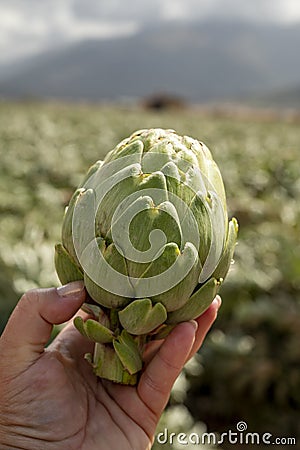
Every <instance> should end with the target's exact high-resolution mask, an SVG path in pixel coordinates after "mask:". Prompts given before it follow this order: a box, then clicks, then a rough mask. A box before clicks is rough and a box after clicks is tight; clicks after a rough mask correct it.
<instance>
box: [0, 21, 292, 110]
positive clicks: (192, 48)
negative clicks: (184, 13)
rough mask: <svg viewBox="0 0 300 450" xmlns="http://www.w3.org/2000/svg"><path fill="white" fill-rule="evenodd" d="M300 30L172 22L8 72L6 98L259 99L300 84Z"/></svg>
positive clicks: (2, 91)
mask: <svg viewBox="0 0 300 450" xmlns="http://www.w3.org/2000/svg"><path fill="white" fill-rule="evenodd" d="M299 48H300V26H290V27H287V26H286V27H285V26H279V25H255V24H247V23H228V22H210V23H208V22H207V23H169V24H164V25H160V26H157V27H155V26H153V27H150V28H147V29H144V30H141V31H140V32H139V33H137V34H135V35H133V36H130V37H126V38H125V37H122V38H114V39H106V40H99V39H98V40H97V39H95V40H85V41H81V42H78V43H75V44H73V45H69V46H66V47H63V48H60V49H59V50H53V51H51V52H50V51H48V52H46V53H44V54H41V55H37V56H35V57H34V58H32V59H30V60H26V61H24V62H23V63H19V64H18V65H16V66H15V67H11V68H10V72H7V75H6V77H5V78H4V79H2V80H1V81H0V95H1V96H4V97H30V96H32V97H46V98H49V97H50V98H51V97H54V98H62V99H74V100H82V99H83V100H92V101H98V100H117V99H119V98H120V97H126V98H127V97H132V98H138V97H144V96H147V95H151V94H153V93H157V92H168V93H172V94H176V95H179V96H181V97H183V98H185V99H187V100H189V101H194V102H199V101H203V102H204V101H216V100H226V99H232V98H239V97H245V96H248V95H251V94H253V93H255V94H256V95H258V94H260V93H263V92H266V91H271V90H273V91H274V90H277V89H283V88H285V87H288V86H291V85H297V84H298V83H299V81H300V58H298V56H297V55H298V49H299Z"/></svg>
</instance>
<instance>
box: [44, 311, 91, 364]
mask: <svg viewBox="0 0 300 450" xmlns="http://www.w3.org/2000/svg"><path fill="white" fill-rule="evenodd" d="M75 316H76V317H77V316H80V317H82V319H83V320H84V321H85V320H87V319H92V318H93V317H92V316H91V315H89V314H87V313H86V312H84V311H82V310H79V311H78V312H77V313H76V314H75ZM73 320H74V317H72V318H71V319H70V320H69V321H68V322H67V324H66V326H65V327H64V328H63V329H62V331H61V332H60V333H59V334H58V336H56V338H55V339H54V340H53V341H52V342H51V344H50V345H49V346H48V347H47V350H49V351H53V350H56V351H58V352H60V353H62V354H64V355H66V356H68V357H71V358H72V359H75V360H77V361H79V362H80V361H81V360H83V356H84V355H85V354H86V353H92V351H93V348H94V342H92V341H91V340H89V339H88V338H86V337H84V336H82V334H80V333H79V331H78V330H77V329H76V328H75V326H74V324H73Z"/></svg>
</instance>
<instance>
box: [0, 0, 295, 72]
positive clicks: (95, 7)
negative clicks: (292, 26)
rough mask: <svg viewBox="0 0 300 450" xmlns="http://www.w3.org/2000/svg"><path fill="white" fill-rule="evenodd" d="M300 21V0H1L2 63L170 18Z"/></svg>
mask: <svg viewBox="0 0 300 450" xmlns="http://www.w3.org/2000/svg"><path fill="white" fill-rule="evenodd" d="M211 18H218V19H227V20H235V19H243V20H248V21H256V22H264V23H266V22H283V23H292V22H298V23H299V26H300V1H299V0H98V1H97V0H0V63H1V62H2V63H5V62H9V61H12V60H15V59H17V58H19V57H22V56H27V55H29V54H32V53H35V52H38V51H42V50H43V49H45V48H51V47H53V46H58V45H60V44H62V43H66V42H71V41H74V40H76V39H81V38H84V37H95V36H97V37H109V36H114V35H120V34H129V33H134V32H135V31H137V30H138V29H139V28H141V27H142V26H144V25H146V24H148V23H155V22H161V21H170V20H205V19H211Z"/></svg>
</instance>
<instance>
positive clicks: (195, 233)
mask: <svg viewBox="0 0 300 450" xmlns="http://www.w3.org/2000/svg"><path fill="white" fill-rule="evenodd" d="M237 232H238V225H237V221H236V219H232V220H231V221H230V222H229V223H228V217H227V208H226V197H225V191H224V185H223V181H222V176H221V173H220V171H219V168H218V166H217V164H216V163H215V161H214V160H213V158H212V155H211V153H210V151H209V150H208V148H207V147H206V146H205V145H204V144H203V143H201V142H199V141H197V140H195V139H192V138H190V137H187V136H179V135H177V134H176V133H175V132H174V131H173V130H163V129H149V130H141V131H137V132H136V133H134V134H132V135H131V136H130V137H129V138H127V139H125V140H123V141H122V142H121V143H120V144H118V145H117V146H116V147H115V148H114V149H113V150H112V151H111V152H109V153H108V154H107V156H106V158H105V159H104V161H103V162H102V161H98V162H96V163H95V164H94V165H93V166H92V167H91V168H90V170H89V172H88V174H87V176H86V177H85V179H84V181H83V182H82V184H81V185H80V186H79V188H78V189H77V190H76V191H75V193H74V195H73V197H72V198H71V201H70V204H69V206H68V208H67V209H66V212H65V216H64V221H63V226H62V243H61V244H58V245H57V246H56V252H55V265H56V270H57V274H58V276H59V279H60V281H61V282H62V283H63V284H65V283H68V282H70V281H75V280H81V279H82V280H84V284H85V287H86V290H87V292H88V294H89V303H86V304H84V307H83V308H84V309H85V310H86V311H88V312H89V313H90V317H91V318H89V319H88V320H87V321H85V322H84V321H83V320H82V319H81V318H80V317H77V318H76V319H75V326H76V327H77V329H78V330H79V331H80V332H81V333H82V334H83V335H84V336H86V338H87V339H90V340H92V341H93V342H95V350H94V354H93V356H92V355H87V359H89V360H90V361H91V363H92V365H93V367H94V371H95V373H96V374H97V375H98V376H100V377H103V378H107V379H110V380H112V381H115V382H119V383H124V384H135V383H136V382H137V379H138V375H139V372H140V371H141V369H142V356H143V348H144V345H145V344H146V343H147V342H149V340H152V339H157V338H161V337H164V336H166V335H167V334H168V332H169V331H170V330H171V329H172V328H173V327H174V326H175V325H176V324H177V323H179V322H182V321H187V320H191V319H194V318H196V317H197V316H199V315H200V314H202V313H203V312H204V311H205V310H206V309H207V308H208V307H209V305H210V304H211V302H212V300H213V299H214V297H215V295H216V293H217V292H218V289H219V286H220V285H221V283H222V281H223V280H224V278H225V277H226V274H227V272H228V270H229V267H230V264H231V262H232V258H233V252H234V247H235V243H236V238H237Z"/></svg>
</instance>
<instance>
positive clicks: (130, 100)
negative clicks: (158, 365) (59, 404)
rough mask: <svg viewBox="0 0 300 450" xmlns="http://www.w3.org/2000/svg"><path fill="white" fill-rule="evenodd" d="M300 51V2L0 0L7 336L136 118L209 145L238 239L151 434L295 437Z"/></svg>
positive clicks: (0, 195)
mask: <svg viewBox="0 0 300 450" xmlns="http://www.w3.org/2000/svg"><path fill="white" fill-rule="evenodd" d="M299 48H300V3H299V2H298V1H297V0H273V1H271V0H252V2H247V1H246V0H244V1H242V0H200V1H199V0H127V1H126V2H124V1H121V0H102V1H99V2H95V1H94V0H85V1H80V0H51V1H50V0H44V1H43V2H41V1H38V0H27V1H26V2H24V1H21V0H0V332H1V331H2V330H3V327H4V326H5V323H6V321H7V319H8V317H9V314H10V313H11V311H12V309H13V307H14V306H15V304H16V303H17V301H18V299H19V297H20V296H21V295H22V293H23V292H24V291H26V290H27V289H29V288H34V287H37V286H43V287H47V286H52V285H58V279H57V277H56V274H55V270H54V263H53V255H54V251H53V248H54V244H55V243H56V242H57V241H59V239H60V228H61V222H62V216H63V212H64V207H65V205H66V204H68V201H69V198H70V196H71V194H72V192H73V190H74V188H75V187H76V185H77V184H78V183H79V182H80V181H81V178H82V176H83V174H84V173H85V172H86V170H87V169H88V167H89V166H90V165H91V164H92V163H93V162H94V161H95V160H97V159H101V158H103V157H104V156H105V154H106V153H107V152H108V151H109V150H111V149H112V148H113V147H114V146H115V145H116V144H117V143H118V142H119V141H120V140H121V139H123V138H124V137H126V136H128V135H129V134H131V133H132V132H133V131H135V130H136V129H139V128H148V127H162V128H173V129H175V130H176V131H177V132H178V133H182V134H187V135H191V136H193V137H195V138H198V139H200V140H202V141H204V142H205V143H206V144H207V145H208V147H209V148H210V149H211V150H212V152H213V154H214V157H215V159H216V161H217V162H218V164H219V166H220V168H221V171H222V174H223V178H224V182H225V186H226V191H227V196H228V205H229V215H230V216H232V215H234V216H236V217H237V218H238V220H239V223H240V235H239V242H238V245H237V248H236V255H235V264H234V265H233V266H232V268H231V272H230V275H229V277H228V279H227V280H226V283H225V284H224V286H223V287H222V292H221V294H222V297H223V305H222V308H221V311H220V314H219V317H218V320H217V322H216V323H215V325H214V326H213V329H212V330H211V332H210V333H209V336H208V338H207V340H206V342H205V345H204V347H203V349H202V351H201V352H200V354H199V355H197V357H196V358H194V360H193V361H192V362H191V363H189V364H188V366H187V368H186V370H185V371H184V373H183V374H182V375H181V376H180V378H179V379H178V382H177V383H176V386H175V388H174V390H173V393H172V396H171V399H170V404H169V405H168V408H167V410H166V413H165V414H164V416H163V418H162V421H161V424H160V426H159V428H158V432H159V431H161V430H164V428H165V427H168V429H169V430H170V432H176V433H177V432H180V431H183V432H192V431H195V432H198V433H199V434H201V433H203V432H205V431H207V432H216V433H219V434H220V433H222V432H226V431H228V430H229V429H231V430H232V431H237V428H236V426H237V423H238V422H240V421H244V422H246V424H247V427H248V428H247V431H249V432H257V433H262V434H263V433H266V432H269V433H271V434H272V435H273V437H274V438H275V437H294V438H296V439H298V444H297V445H296V448H300V420H299V407H300V370H299V367H300V345H299V342H300V296H299V289H300V243H299V236H300V201H299V200H300V195H299V194H300V178H299V151H300V127H299V125H300V58H299V56H298V54H299ZM12 357H13V355H12ZM260 446H261V447H264V446H263V445H260ZM260 446H258V447H260ZM194 447H195V445H190V446H188V445H186V446H185V448H194ZM212 447H213V446H212V445H207V446H205V448H212ZM215 447H216V446H215ZM294 447H295V446H294ZM153 448H154V449H156V450H158V449H163V448H164V449H168V448H170V449H171V448H175V449H176V448H182V445H179V444H176V442H174V443H173V444H167V443H166V444H161V445H159V444H158V443H157V442H156V443H155V444H154V446H153ZM198 448H201V446H200V445H199V446H198ZM218 448H223V449H225V450H226V449H231V448H240V449H243V448H249V444H248V445H243V444H241V443H240V444H239V445H238V446H237V445H230V444H229V443H228V442H227V443H226V442H225V443H223V444H222V445H220V446H219V447H218ZM279 448H285V445H282V446H281V447H279Z"/></svg>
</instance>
